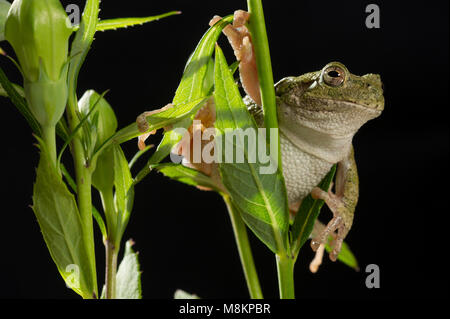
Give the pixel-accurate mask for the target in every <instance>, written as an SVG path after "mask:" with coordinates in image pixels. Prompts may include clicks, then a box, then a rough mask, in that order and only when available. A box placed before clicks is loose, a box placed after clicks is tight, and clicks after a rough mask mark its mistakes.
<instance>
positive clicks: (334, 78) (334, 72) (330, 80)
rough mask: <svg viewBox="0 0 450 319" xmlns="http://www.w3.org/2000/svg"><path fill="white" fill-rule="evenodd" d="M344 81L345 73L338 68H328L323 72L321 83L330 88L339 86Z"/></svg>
mask: <svg viewBox="0 0 450 319" xmlns="http://www.w3.org/2000/svg"><path fill="white" fill-rule="evenodd" d="M344 80H345V71H344V70H343V69H342V68H340V67H338V66H330V67H328V68H326V69H325V70H324V71H323V81H324V82H325V83H326V84H328V85H330V86H334V87H337V86H340V85H342V83H344Z"/></svg>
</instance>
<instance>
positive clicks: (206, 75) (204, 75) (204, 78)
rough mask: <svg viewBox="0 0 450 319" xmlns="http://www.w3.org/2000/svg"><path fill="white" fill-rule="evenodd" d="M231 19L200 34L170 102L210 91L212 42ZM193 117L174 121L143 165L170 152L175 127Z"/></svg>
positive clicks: (174, 141) (140, 176)
mask: <svg viewBox="0 0 450 319" xmlns="http://www.w3.org/2000/svg"><path fill="white" fill-rule="evenodd" d="M232 21H233V16H231V15H230V16H227V17H225V18H223V19H222V20H220V21H219V22H218V23H216V24H215V25H214V26H212V27H211V28H209V29H208V31H207V32H206V33H205V34H204V35H203V37H202V38H201V40H200V42H199V43H198V44H197V47H196V48H195V50H194V52H193V53H192V55H191V57H190V58H189V60H188V62H187V64H186V67H185V69H184V73H183V77H182V78H181V81H180V84H179V86H178V88H177V91H176V93H175V97H174V98H173V103H174V104H179V103H186V102H187V101H191V100H194V99H198V98H201V97H206V96H208V95H210V94H211V90H212V88H213V86H212V85H213V81H214V79H212V78H211V76H212V75H213V74H212V71H213V60H212V58H211V57H212V54H213V52H214V44H215V43H216V41H217V39H218V38H219V36H220V34H221V32H222V30H223V28H224V27H225V26H227V25H228V24H229V23H230V22H232ZM194 116H195V114H193V115H192V116H191V118H186V119H184V120H182V121H180V122H178V123H176V124H174V127H173V129H171V130H168V131H167V132H165V134H164V137H163V140H162V141H161V143H160V144H159V146H158V148H157V149H156V151H155V153H154V154H153V156H152V157H151V158H150V160H149V162H148V165H147V166H149V165H152V164H157V163H159V162H160V161H162V160H163V159H164V158H165V157H167V156H168V155H169V154H170V151H171V150H172V148H173V147H174V146H175V145H176V144H177V143H178V142H179V141H180V140H181V138H182V135H181V134H178V133H177V131H176V129H178V128H185V129H186V128H188V127H189V126H191V124H192V120H193V117H194ZM149 172H150V170H149V169H146V168H145V169H144V170H142V171H141V172H140V173H139V174H138V176H137V181H140V180H142V179H143V178H144V177H145V176H146V175H147V174H148V173H149Z"/></svg>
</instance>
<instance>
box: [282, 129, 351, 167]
mask: <svg viewBox="0 0 450 319" xmlns="http://www.w3.org/2000/svg"><path fill="white" fill-rule="evenodd" d="M280 132H281V135H284V136H285V137H286V138H287V139H288V140H289V141H290V142H291V143H292V144H294V145H295V146H296V147H298V148H299V149H300V150H302V151H304V152H306V153H308V154H311V155H314V156H316V157H318V158H320V159H322V160H324V161H327V162H329V163H332V164H335V163H338V162H340V161H341V160H343V159H344V158H345V157H347V155H348V154H349V152H350V149H351V146H352V139H353V135H354V134H349V135H345V136H333V135H330V134H327V133H323V132H319V131H317V130H315V129H312V128H309V127H306V126H304V125H301V124H296V126H295V132H294V131H293V130H292V129H290V128H289V127H286V126H285V127H283V128H281V127H280Z"/></svg>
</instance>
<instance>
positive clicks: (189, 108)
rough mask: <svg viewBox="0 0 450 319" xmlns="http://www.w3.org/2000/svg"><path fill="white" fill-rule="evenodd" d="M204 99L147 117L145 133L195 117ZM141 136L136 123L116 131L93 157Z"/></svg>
mask: <svg viewBox="0 0 450 319" xmlns="http://www.w3.org/2000/svg"><path fill="white" fill-rule="evenodd" d="M206 99H207V98H200V99H196V100H194V101H191V102H189V103H186V104H180V105H177V106H174V107H172V108H169V109H167V110H165V111H162V112H159V113H155V114H153V115H151V116H147V118H146V119H147V123H148V130H147V132H149V131H153V130H159V129H161V128H164V127H166V126H168V125H172V124H173V123H175V122H178V121H180V120H182V119H184V118H186V117H188V116H191V115H193V114H194V115H195V114H196V113H197V111H198V110H199V109H200V107H201V106H202V105H203V103H204V102H205V100H206ZM142 134H143V132H141V131H140V130H139V128H138V125H137V123H133V124H130V125H128V126H127V127H125V128H123V129H121V130H120V131H118V132H117V133H116V134H114V135H113V136H112V137H111V138H109V139H108V140H106V141H105V143H103V144H102V145H101V146H100V147H98V148H97V150H96V151H95V152H94V155H93V157H94V156H95V155H96V154H98V153H99V152H101V151H102V150H103V149H104V148H106V147H108V146H109V145H111V144H117V145H118V144H121V143H123V142H126V141H129V140H131V139H133V138H136V137H138V136H139V135H142Z"/></svg>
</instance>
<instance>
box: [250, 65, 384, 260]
mask: <svg viewBox="0 0 450 319" xmlns="http://www.w3.org/2000/svg"><path fill="white" fill-rule="evenodd" d="M330 68H338V69H339V70H340V71H342V72H340V73H339V74H340V75H341V76H339V80H342V82H339V84H338V85H336V86H333V85H331V84H330V81H329V79H330V73H329V72H330ZM326 75H328V77H327V79H326V78H325V76H326ZM275 91H276V96H277V113H278V122H279V128H280V133H281V134H280V141H281V151H282V160H283V173H284V175H285V181H286V186H287V192H288V198H289V204H290V206H291V208H292V209H294V210H295V207H296V206H298V204H299V203H300V202H301V201H302V199H303V198H304V197H305V196H306V195H307V194H309V193H311V191H313V189H315V186H316V185H318V183H319V182H320V181H321V180H322V179H323V177H324V176H325V175H326V174H327V173H328V171H329V169H330V167H331V166H332V165H333V164H336V163H338V164H339V165H338V172H337V177H336V183H335V193H331V192H329V193H327V192H320V191H319V190H317V189H316V190H315V191H314V192H313V196H317V197H318V198H321V199H324V200H325V201H326V203H327V205H328V206H329V207H330V209H331V210H332V211H333V214H334V218H333V220H332V221H331V222H330V223H329V224H328V226H327V227H326V228H325V230H324V231H323V232H322V233H321V235H320V236H318V237H317V238H316V239H315V240H313V248H314V249H317V247H318V245H319V244H320V243H323V242H324V241H326V240H327V238H328V236H329V235H332V234H334V232H335V231H337V234H335V236H336V237H335V238H336V241H335V243H336V244H335V246H334V249H333V251H332V253H331V254H330V257H331V259H332V260H335V259H336V257H337V255H338V253H339V251H340V245H341V243H342V240H343V239H344V238H345V236H346V235H347V233H348V231H349V230H350V228H351V225H352V222H353V215H354V210H355V207H356V203H357V201H358V194H359V181H358V173H357V167H356V163H355V160H354V153H353V147H352V139H353V136H354V134H355V133H356V132H357V131H358V130H359V128H360V127H361V126H362V125H363V124H364V123H366V122H367V121H369V120H371V119H373V118H376V117H378V116H379V115H380V114H381V112H382V111H383V109H384V97H383V89H382V83H381V80H380V76H379V75H377V74H367V75H363V76H357V75H353V74H351V73H350V72H349V71H348V69H347V68H346V67H345V66H344V65H343V64H341V63H339V62H331V63H329V64H327V65H326V66H325V67H324V68H323V69H322V70H320V71H316V72H311V73H306V74H304V75H301V76H299V77H287V78H284V79H282V80H281V81H280V82H278V83H277V84H276V85H275ZM245 101H246V103H247V105H248V106H249V110H250V111H251V113H252V114H253V115H254V117H255V119H256V121H257V123H258V124H259V125H263V123H264V121H263V119H262V111H261V107H259V106H257V105H255V104H254V103H252V102H251V101H250V99H249V98H248V97H246V99H245Z"/></svg>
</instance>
